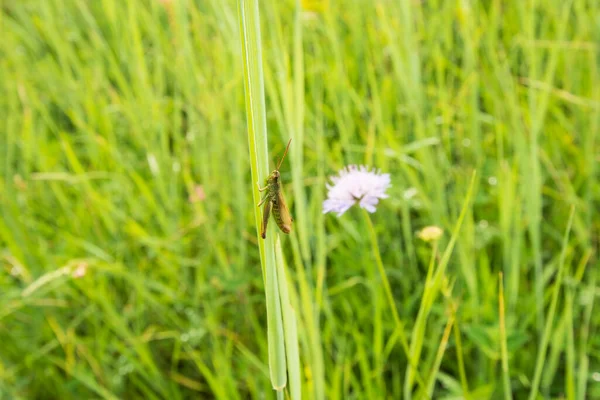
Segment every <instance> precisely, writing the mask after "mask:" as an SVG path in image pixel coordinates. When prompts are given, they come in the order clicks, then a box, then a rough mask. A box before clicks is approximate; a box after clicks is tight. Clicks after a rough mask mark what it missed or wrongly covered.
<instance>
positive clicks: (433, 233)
mask: <svg viewBox="0 0 600 400" xmlns="http://www.w3.org/2000/svg"><path fill="white" fill-rule="evenodd" d="M443 234H444V230H443V229H442V228H440V227H439V226H435V225H431V226H426V227H425V228H423V229H421V230H420V231H419V233H417V236H418V237H419V239H421V240H423V241H425V242H435V241H436V240H438V239H439V238H441V237H442V235H443Z"/></svg>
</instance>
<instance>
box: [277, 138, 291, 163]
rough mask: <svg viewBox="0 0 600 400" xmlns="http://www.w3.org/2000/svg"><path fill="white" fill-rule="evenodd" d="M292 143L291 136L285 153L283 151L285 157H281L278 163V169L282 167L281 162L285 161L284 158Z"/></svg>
mask: <svg viewBox="0 0 600 400" xmlns="http://www.w3.org/2000/svg"><path fill="white" fill-rule="evenodd" d="M291 143H292V139H291V138H290V140H289V142H288V144H287V147H286V148H285V153H283V157H281V160H279V164H278V165H277V170H279V167H281V163H282V162H283V159H284V158H285V156H286V154H287V153H288V150H289V149H290V144H291Z"/></svg>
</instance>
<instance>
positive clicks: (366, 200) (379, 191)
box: [323, 165, 391, 217]
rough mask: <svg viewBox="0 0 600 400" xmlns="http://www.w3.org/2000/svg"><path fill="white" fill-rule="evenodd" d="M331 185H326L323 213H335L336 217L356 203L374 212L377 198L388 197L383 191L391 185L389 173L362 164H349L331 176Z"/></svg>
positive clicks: (377, 201)
mask: <svg viewBox="0 0 600 400" xmlns="http://www.w3.org/2000/svg"><path fill="white" fill-rule="evenodd" d="M331 181H332V182H333V185H329V184H328V185H327V189H328V192H327V200H325V201H324V202H323V214H325V213H328V212H335V213H337V215H338V217H339V216H341V215H342V214H343V213H345V212H346V211H347V210H348V209H349V208H350V207H352V206H353V205H355V204H358V205H359V206H361V207H362V208H364V209H365V210H367V211H368V212H370V213H374V212H375V206H376V205H377V203H379V199H385V198H387V197H388V195H387V194H385V191H386V190H387V189H388V188H389V187H390V186H391V184H390V174H382V173H380V172H379V171H377V170H375V169H373V171H369V169H368V168H367V167H365V166H363V165H361V166H358V167H357V166H356V165H350V166H348V167H346V168H344V169H342V170H341V171H340V172H339V175H338V176H333V177H331Z"/></svg>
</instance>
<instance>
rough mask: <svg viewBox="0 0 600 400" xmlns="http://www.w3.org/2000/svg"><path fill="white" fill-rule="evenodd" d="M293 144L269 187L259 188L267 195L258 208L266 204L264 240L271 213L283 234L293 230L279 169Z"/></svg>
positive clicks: (263, 227) (263, 223)
mask: <svg viewBox="0 0 600 400" xmlns="http://www.w3.org/2000/svg"><path fill="white" fill-rule="evenodd" d="M291 142H292V139H290V141H289V142H288V144H287V147H286V148H285V153H284V154H283V157H281V161H279V165H277V168H276V169H275V170H274V171H273V172H271V175H269V177H268V178H267V185H266V186H265V187H264V188H261V187H260V186H259V188H258V190H259V191H260V192H264V191H266V194H265V195H264V197H263V198H262V199H261V201H260V203H258V207H260V206H261V205H263V204H264V207H263V220H262V226H261V229H260V236H261V237H262V238H263V239H265V238H266V237H267V224H268V223H269V216H270V214H271V213H272V214H273V218H275V222H276V223H277V226H278V227H279V229H281V231H282V232H283V233H290V232H291V230H292V221H293V219H292V216H291V215H290V210H289V209H288V207H287V204H286V202H285V197H284V196H283V188H282V185H281V175H280V174H279V167H281V163H282V162H283V159H284V158H285V155H286V154H287V152H288V149H289V148H290V143H291Z"/></svg>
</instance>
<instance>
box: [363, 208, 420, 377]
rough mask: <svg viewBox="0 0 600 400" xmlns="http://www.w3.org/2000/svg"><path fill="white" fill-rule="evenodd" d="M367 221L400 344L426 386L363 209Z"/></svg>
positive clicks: (372, 230) (373, 232)
mask: <svg viewBox="0 0 600 400" xmlns="http://www.w3.org/2000/svg"><path fill="white" fill-rule="evenodd" d="M362 212H363V215H364V217H365V220H366V221H367V227H368V231H369V239H370V240H371V247H372V248H373V255H374V256H375V263H376V264H377V269H378V270H379V275H381V281H382V282H383V287H384V290H385V295H386V297H387V300H388V303H389V306H390V309H391V310H392V315H393V316H394V322H395V323H396V332H397V335H398V337H399V338H400V344H401V345H402V348H403V350H404V353H405V354H406V358H407V360H408V363H409V364H410V365H411V366H412V368H413V369H414V371H415V378H416V380H417V382H418V383H419V385H420V386H424V382H423V380H422V379H421V376H420V375H419V372H418V370H417V368H416V365H413V364H414V363H413V360H412V359H411V358H410V351H409V347H408V340H407V338H406V335H405V333H404V323H403V322H402V320H401V319H400V316H399V315H398V310H397V309H396V303H395V302H394V296H393V294H392V289H391V287H390V282H389V281H388V278H387V275H386V273H385V268H384V267H383V261H382V260H381V253H380V252H379V243H378V242H377V234H376V233H375V227H374V226H373V221H372V220H371V215H370V214H369V213H368V212H367V211H366V210H364V209H362Z"/></svg>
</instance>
